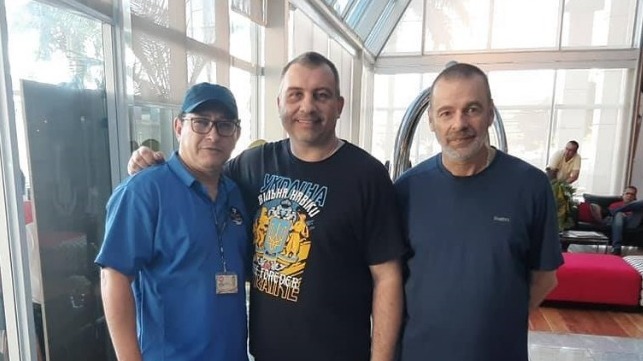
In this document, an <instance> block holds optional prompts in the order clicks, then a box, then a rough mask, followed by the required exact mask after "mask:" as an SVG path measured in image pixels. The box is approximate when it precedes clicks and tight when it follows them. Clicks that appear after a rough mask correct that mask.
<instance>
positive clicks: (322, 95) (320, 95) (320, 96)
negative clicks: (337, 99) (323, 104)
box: [315, 92, 330, 100]
mask: <svg viewBox="0 0 643 361" xmlns="http://www.w3.org/2000/svg"><path fill="white" fill-rule="evenodd" d="M315 98H317V99H319V100H328V99H330V94H329V93H327V92H320V93H317V94H315Z"/></svg>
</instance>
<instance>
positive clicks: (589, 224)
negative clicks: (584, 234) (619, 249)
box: [573, 193, 643, 247]
mask: <svg viewBox="0 0 643 361" xmlns="http://www.w3.org/2000/svg"><path fill="white" fill-rule="evenodd" d="M583 198H584V202H585V203H594V204H598V205H599V206H601V210H602V214H601V216H602V217H603V218H605V217H606V216H608V215H609V211H608V207H609V205H610V204H612V203H614V202H618V201H620V200H621V196H600V195H595V194H589V193H584V194H583ZM582 208H583V206H582V205H581V206H579V211H578V214H577V218H576V224H575V226H574V227H573V229H575V230H582V231H597V232H601V233H603V234H605V235H606V236H607V237H608V238H611V237H612V230H611V227H610V226H609V225H605V224H603V223H600V222H596V221H593V220H592V219H591V216H589V217H588V216H587V215H585V216H583V214H584V213H585V214H586V212H583V210H582ZM610 243H611V242H610ZM623 245H624V246H636V247H643V222H641V224H640V225H639V226H638V227H636V228H633V229H625V230H624V233H623Z"/></svg>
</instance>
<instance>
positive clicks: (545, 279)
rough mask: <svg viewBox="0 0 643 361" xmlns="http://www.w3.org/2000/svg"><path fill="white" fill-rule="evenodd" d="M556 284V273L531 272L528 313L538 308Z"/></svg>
mask: <svg viewBox="0 0 643 361" xmlns="http://www.w3.org/2000/svg"><path fill="white" fill-rule="evenodd" d="M557 284H558V281H557V278H556V271H533V272H532V273H531V285H530V290H529V311H532V310H534V309H536V308H538V306H540V304H541V303H542V302H543V300H544V299H545V297H547V295H548V294H549V292H551V291H552V290H553V289H554V288H556V285H557Z"/></svg>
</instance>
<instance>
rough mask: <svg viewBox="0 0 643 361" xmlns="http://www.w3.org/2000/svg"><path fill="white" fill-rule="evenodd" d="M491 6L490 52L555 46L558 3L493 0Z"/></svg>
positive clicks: (544, 0)
mask: <svg viewBox="0 0 643 361" xmlns="http://www.w3.org/2000/svg"><path fill="white" fill-rule="evenodd" d="M492 6H493V22H492V29H491V32H492V36H491V48H492V49H518V48H553V47H555V46H556V42H557V40H558V7H559V0H539V1H533V0H494V1H493V3H492ZM536 29H537V30H536Z"/></svg>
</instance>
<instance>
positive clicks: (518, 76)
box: [488, 69, 555, 109]
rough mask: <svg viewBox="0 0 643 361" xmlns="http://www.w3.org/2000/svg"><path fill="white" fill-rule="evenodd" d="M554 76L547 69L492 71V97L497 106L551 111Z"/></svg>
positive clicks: (490, 74) (490, 83)
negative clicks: (537, 107)
mask: <svg viewBox="0 0 643 361" xmlns="http://www.w3.org/2000/svg"><path fill="white" fill-rule="evenodd" d="M554 75H555V72H554V71H553V70H546V69H544V70H521V71H492V72H490V73H489V75H488V76H489V86H490V87H491V95H492V96H493V100H494V102H495V103H496V106H500V105H502V106H503V107H507V106H539V107H542V109H549V108H550V107H551V101H552V99H551V98H552V90H553V89H554ZM525 84H529V86H525Z"/></svg>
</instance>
